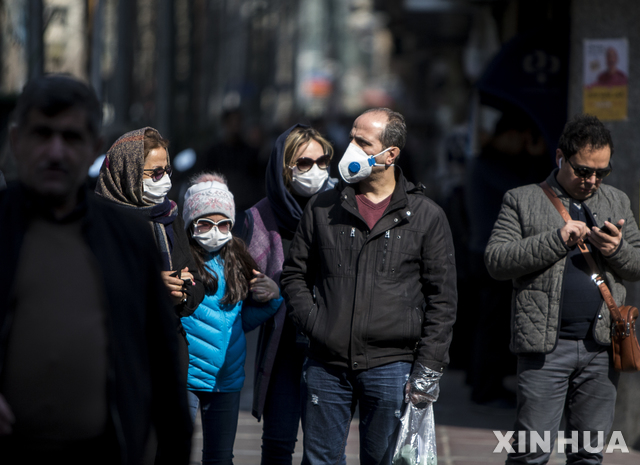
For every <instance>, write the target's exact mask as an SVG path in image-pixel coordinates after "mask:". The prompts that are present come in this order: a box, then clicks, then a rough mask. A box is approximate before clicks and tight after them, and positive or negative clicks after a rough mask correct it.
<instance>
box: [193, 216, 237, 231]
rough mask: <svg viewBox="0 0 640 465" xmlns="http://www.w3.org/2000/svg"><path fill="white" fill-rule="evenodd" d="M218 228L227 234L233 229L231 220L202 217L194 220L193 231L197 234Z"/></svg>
mask: <svg viewBox="0 0 640 465" xmlns="http://www.w3.org/2000/svg"><path fill="white" fill-rule="evenodd" d="M214 226H215V227H216V228H218V231H220V233H221V234H227V233H228V232H229V231H231V226H232V223H231V220H220V221H218V222H215V221H213V220H210V219H209V218H200V219H199V220H198V221H194V223H193V232H194V233H196V234H203V233H208V232H209V231H211V230H212V229H213V227H214Z"/></svg>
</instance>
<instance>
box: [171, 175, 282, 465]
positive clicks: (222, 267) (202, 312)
mask: <svg viewBox="0 0 640 465" xmlns="http://www.w3.org/2000/svg"><path fill="white" fill-rule="evenodd" d="M183 217H184V224H185V228H187V231H188V232H189V241H190V244H191V251H192V252H193V255H194V258H195V261H196V265H197V267H198V271H199V272H200V274H201V276H202V280H203V282H204V285H205V289H206V293H205V297H204V300H203V301H202V303H201V304H200V306H199V307H198V308H197V310H196V311H195V312H194V313H193V314H192V315H191V316H189V317H188V318H183V319H182V324H183V326H184V328H185V330H186V332H187V340H188V341H189V377H188V389H189V392H190V397H191V405H192V417H193V418H194V419H195V416H196V411H197V406H198V403H199V404H200V413H201V416H202V430H203V442H204V450H203V455H202V463H203V464H208V463H216V464H232V463H233V462H232V460H233V443H234V441H235V436H236V428H237V425H238V411H239V408H240V390H241V389H242V384H243V383H244V362H245V358H246V339H245V335H244V333H245V332H246V331H251V330H252V329H254V328H257V327H258V326H260V324H262V323H263V322H264V321H266V320H267V319H269V318H270V317H271V316H272V315H273V314H274V313H275V312H276V311H277V310H278V308H279V307H280V305H281V304H282V297H280V290H279V288H278V286H277V284H276V283H275V282H274V281H273V280H272V279H270V278H269V277H267V276H265V275H264V274H262V273H260V272H259V271H257V265H256V263H255V261H254V260H253V258H252V257H251V255H249V253H248V252H247V249H246V247H245V245H244V242H242V240H240V239H238V238H236V237H233V235H232V234H231V228H232V227H233V222H234V218H235V204H234V201H233V195H232V194H231V192H230V191H229V189H228V187H227V184H226V181H225V179H224V177H223V176H221V175H219V174H217V173H206V174H202V175H200V176H197V177H196V178H195V179H194V181H193V183H192V185H191V187H189V189H188V190H187V192H186V194H185V197H184V207H183ZM249 296H250V297H251V298H250V299H249V300H247V298H248V297H249Z"/></svg>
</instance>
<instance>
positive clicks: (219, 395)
mask: <svg viewBox="0 0 640 465" xmlns="http://www.w3.org/2000/svg"><path fill="white" fill-rule="evenodd" d="M191 392H192V393H193V394H195V395H196V397H197V398H198V400H199V402H200V414H201V416H202V439H203V444H204V449H203V450H202V463H203V464H214V463H215V464H225V465H232V464H233V443H234V442H235V440H236V430H237V429H238V412H239V410H240V392H202V391H191ZM191 399H192V398H191ZM191 399H190V401H191ZM191 405H192V407H193V404H191Z"/></svg>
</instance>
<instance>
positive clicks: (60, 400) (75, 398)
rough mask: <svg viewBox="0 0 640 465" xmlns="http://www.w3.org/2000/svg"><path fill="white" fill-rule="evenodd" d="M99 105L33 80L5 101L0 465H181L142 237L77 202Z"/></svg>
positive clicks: (175, 376)
mask: <svg viewBox="0 0 640 465" xmlns="http://www.w3.org/2000/svg"><path fill="white" fill-rule="evenodd" d="M101 113H102V112H101V108H100V104H99V102H98V100H97V98H96V96H95V94H94V93H93V91H92V90H91V89H90V88H88V87H87V86H86V85H85V84H83V83H81V82H79V81H76V80H75V79H72V78H69V77H65V76H47V77H43V78H38V79H36V80H34V81H32V82H30V83H28V84H27V86H26V87H25V89H24V92H23V93H22V95H21V96H20V98H19V99H18V103H17V107H16V111H15V121H14V126H13V127H12V128H11V132H10V138H11V139H10V140H11V146H12V149H13V152H14V155H15V157H16V162H17V167H18V177H19V182H18V183H16V184H13V185H10V186H9V187H8V189H7V190H5V191H2V192H0V450H2V463H3V464H13V463H21V464H22V463H45V462H46V463H49V462H51V463H65V464H80V463H92V464H105V465H106V464H123V465H124V464H137V463H140V461H141V459H142V456H143V453H144V449H145V444H146V441H147V437H148V435H149V431H150V429H151V427H152V426H153V428H155V431H156V434H157V436H158V439H159V441H160V442H162V443H163V445H166V446H167V447H164V448H163V451H162V452H163V455H162V457H158V460H157V461H156V463H170V464H187V463H188V461H189V452H190V438H191V421H190V418H189V413H188V407H187V401H186V387H185V385H184V383H183V382H181V381H180V376H179V363H178V355H177V339H176V333H175V319H174V317H173V314H172V312H173V310H172V307H171V304H170V301H169V298H168V292H167V290H166V287H165V286H164V284H163V283H162V280H161V278H160V264H159V258H158V252H157V250H155V248H154V246H153V243H154V242H153V238H152V236H151V233H150V230H149V229H148V227H147V226H146V225H145V224H143V223H138V220H137V218H134V217H129V216H128V215H124V214H123V213H122V212H119V211H116V210H115V209H114V208H113V207H112V206H111V205H109V204H108V203H106V202H104V201H102V200H101V199H99V198H97V197H96V196H94V194H93V193H91V192H89V191H88V189H87V188H86V186H85V180H86V176H87V171H88V169H89V167H90V166H91V164H92V163H93V161H94V160H95V158H96V156H97V155H98V153H99V150H100V147H101V143H102V141H101V138H100V137H99V133H100V124H101Z"/></svg>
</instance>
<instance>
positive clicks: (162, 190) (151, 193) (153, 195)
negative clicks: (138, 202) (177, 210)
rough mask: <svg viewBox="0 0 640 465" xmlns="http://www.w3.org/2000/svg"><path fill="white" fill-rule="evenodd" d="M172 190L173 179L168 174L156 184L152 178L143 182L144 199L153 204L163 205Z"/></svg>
mask: <svg viewBox="0 0 640 465" xmlns="http://www.w3.org/2000/svg"><path fill="white" fill-rule="evenodd" d="M170 190H171V178H170V177H169V175H168V174H167V173H165V174H164V176H162V178H160V180H159V181H157V182H154V181H153V179H151V178H144V179H143V180H142V198H143V199H144V200H146V201H147V202H151V203H162V202H164V198H165V197H166V196H167V194H168V193H169V191H170Z"/></svg>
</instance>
